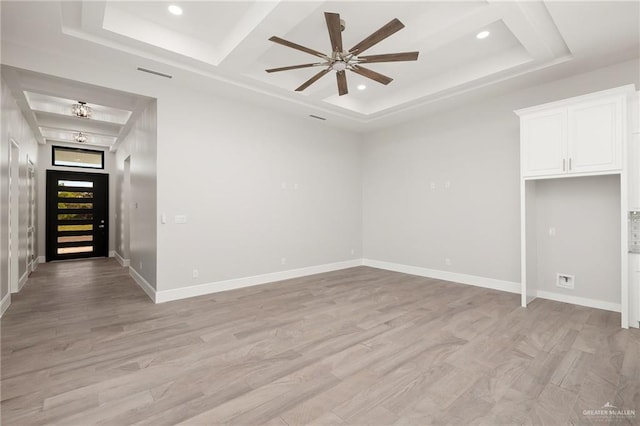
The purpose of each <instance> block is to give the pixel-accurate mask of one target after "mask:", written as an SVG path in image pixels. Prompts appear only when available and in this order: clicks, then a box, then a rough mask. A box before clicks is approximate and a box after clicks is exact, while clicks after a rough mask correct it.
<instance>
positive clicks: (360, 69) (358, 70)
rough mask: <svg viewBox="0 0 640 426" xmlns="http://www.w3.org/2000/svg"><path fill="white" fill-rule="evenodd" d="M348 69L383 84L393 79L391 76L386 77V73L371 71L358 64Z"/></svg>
mask: <svg viewBox="0 0 640 426" xmlns="http://www.w3.org/2000/svg"><path fill="white" fill-rule="evenodd" d="M349 69H350V70H351V71H353V72H355V73H356V74H360V75H361V76H364V77H367V78H370V79H371V80H375V81H377V82H378V83H382V84H384V85H387V84H389V83H391V82H392V81H393V79H392V78H391V77H387V76H386V75H383V74H380V73H378V72H375V71H372V70H370V69H369V68H365V67H361V66H360V65H354V66H353V67H351V68H349Z"/></svg>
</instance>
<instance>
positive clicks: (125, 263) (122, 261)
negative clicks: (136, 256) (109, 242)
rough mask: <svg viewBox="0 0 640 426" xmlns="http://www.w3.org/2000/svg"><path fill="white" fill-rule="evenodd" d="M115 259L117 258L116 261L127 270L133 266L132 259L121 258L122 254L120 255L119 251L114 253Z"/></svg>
mask: <svg viewBox="0 0 640 426" xmlns="http://www.w3.org/2000/svg"><path fill="white" fill-rule="evenodd" d="M113 257H115V258H116V260H117V261H118V263H119V264H120V266H123V267H125V268H127V267H128V266H129V265H130V264H131V260H130V259H125V258H124V257H122V256H120V253H118V252H117V251H116V252H114V256H113Z"/></svg>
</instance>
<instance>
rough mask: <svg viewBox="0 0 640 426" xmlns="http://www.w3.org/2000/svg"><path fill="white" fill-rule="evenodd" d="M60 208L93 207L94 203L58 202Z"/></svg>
mask: <svg viewBox="0 0 640 426" xmlns="http://www.w3.org/2000/svg"><path fill="white" fill-rule="evenodd" d="M58 208H59V209H92V208H93V203H58Z"/></svg>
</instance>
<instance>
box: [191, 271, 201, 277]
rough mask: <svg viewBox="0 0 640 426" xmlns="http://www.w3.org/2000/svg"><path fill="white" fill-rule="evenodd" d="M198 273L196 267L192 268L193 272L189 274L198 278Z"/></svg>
mask: <svg viewBox="0 0 640 426" xmlns="http://www.w3.org/2000/svg"><path fill="white" fill-rule="evenodd" d="M199 275H200V273H199V272H198V270H197V269H194V270H193V272H192V273H191V276H193V278H198V276H199Z"/></svg>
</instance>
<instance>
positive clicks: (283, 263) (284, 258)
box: [280, 257, 287, 265]
mask: <svg viewBox="0 0 640 426" xmlns="http://www.w3.org/2000/svg"><path fill="white" fill-rule="evenodd" d="M280 264H282V265H286V264H287V258H286V257H283V258H281V259H280Z"/></svg>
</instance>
